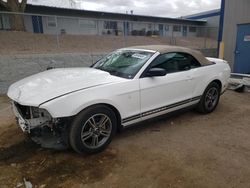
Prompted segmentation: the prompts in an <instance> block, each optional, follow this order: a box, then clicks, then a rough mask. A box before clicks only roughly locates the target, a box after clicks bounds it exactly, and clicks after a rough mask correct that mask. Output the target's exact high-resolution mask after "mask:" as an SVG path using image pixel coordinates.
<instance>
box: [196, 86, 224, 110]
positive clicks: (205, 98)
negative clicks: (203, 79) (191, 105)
mask: <svg viewBox="0 0 250 188" xmlns="http://www.w3.org/2000/svg"><path fill="white" fill-rule="evenodd" d="M211 92H216V97H215V95H214V96H210V95H211ZM220 92H221V88H220V86H219V85H218V84H217V83H216V82H212V83H210V84H209V85H208V86H207V88H206V89H205V91H204V93H203V95H202V97H201V100H200V102H199V104H198V106H197V108H196V110H197V111H198V112H200V113H202V114H208V113H211V112H213V111H214V110H215V108H216V107H217V105H218V102H219V100H220ZM209 100H211V101H210V102H209ZM208 103H210V106H209V105H208Z"/></svg>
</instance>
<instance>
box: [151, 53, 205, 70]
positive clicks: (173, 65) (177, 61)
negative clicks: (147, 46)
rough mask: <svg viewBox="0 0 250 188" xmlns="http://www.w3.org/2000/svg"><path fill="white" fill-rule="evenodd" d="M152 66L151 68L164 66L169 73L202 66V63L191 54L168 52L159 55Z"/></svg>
mask: <svg viewBox="0 0 250 188" xmlns="http://www.w3.org/2000/svg"><path fill="white" fill-rule="evenodd" d="M150 66H151V68H163V69H165V70H166V71H167V73H173V72H178V71H185V70H189V69H192V68H196V67H200V66H201V65H200V63H199V62H198V61H197V60H196V59H195V58H194V57H193V56H191V55H190V54H186V53H167V54H162V55H160V56H159V57H157V58H156V59H155V60H154V61H153V62H152V64H151V65H150Z"/></svg>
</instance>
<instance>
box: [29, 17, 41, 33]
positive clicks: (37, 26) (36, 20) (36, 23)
mask: <svg viewBox="0 0 250 188" xmlns="http://www.w3.org/2000/svg"><path fill="white" fill-rule="evenodd" d="M32 25H33V32H34V33H43V22H42V17H41V16H32Z"/></svg>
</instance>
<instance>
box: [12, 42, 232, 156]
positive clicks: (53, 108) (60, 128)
mask: <svg viewBox="0 0 250 188" xmlns="http://www.w3.org/2000/svg"><path fill="white" fill-rule="evenodd" d="M229 76H230V67H229V66H228V64H227V62H226V61H224V60H221V59H216V58H205V57H204V56H203V55H202V54H201V53H200V52H198V51H195V50H191V49H187V48H182V47H174V46H163V45H151V46H136V47H129V48H123V49H118V50H116V51H114V52H111V53H110V54H108V55H107V56H106V57H104V58H102V59H100V60H99V61H98V62H96V63H95V64H94V65H93V66H91V67H89V68H60V69H52V70H48V71H45V72H41V73H38V74H36V75H33V76H30V77H27V78H25V79H22V80H20V81H18V82H16V83H14V84H12V85H11V86H10V88H9V90H8V96H9V97H10V98H11V99H12V100H13V110H14V113H15V115H16V117H17V120H18V124H19V126H20V127H21V129H22V130H23V131H24V132H28V133H29V134H30V135H31V138H32V139H33V140H35V141H36V142H38V143H40V144H42V145H43V146H44V147H46V146H47V147H52V146H55V145H56V146H57V145H61V146H66V147H69V146H70V147H72V148H73V149H74V150H75V151H76V152H79V153H82V152H85V153H95V152H100V151H102V150H103V149H105V148H106V147H107V145H108V144H109V143H110V142H111V139H112V137H113V136H114V134H115V133H116V131H117V130H118V129H120V128H123V127H126V126H128V125H131V124H134V123H137V122H140V121H143V120H146V119H149V118H153V117H156V116H159V115H162V114H166V113H168V112H172V111H176V110H178V109H182V108H185V107H188V106H195V107H196V109H197V110H198V111H200V112H201V113H210V112H212V111H213V110H214V109H215V108H216V106H217V104H218V102H219V99H220V95H221V94H222V93H223V92H224V91H225V89H226V88H227V85H228V79H229ZM51 140H53V142H52V141H51Z"/></svg>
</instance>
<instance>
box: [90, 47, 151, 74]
mask: <svg viewBox="0 0 250 188" xmlns="http://www.w3.org/2000/svg"><path fill="white" fill-rule="evenodd" d="M153 54H154V53H152V52H146V51H139V50H117V51H114V52H112V53H110V54H109V55H107V56H106V57H104V58H102V59H101V60H99V61H98V62H97V63H96V64H95V65H94V66H93V68H96V69H100V70H103V71H106V72H109V73H110V74H111V75H115V76H119V77H123V78H128V79H132V78H134V76H135V75H136V74H137V73H138V71H139V70H140V69H141V67H142V66H143V65H144V64H145V63H146V62H147V60H148V59H149V58H150V57H151V56H152V55H153Z"/></svg>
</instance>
